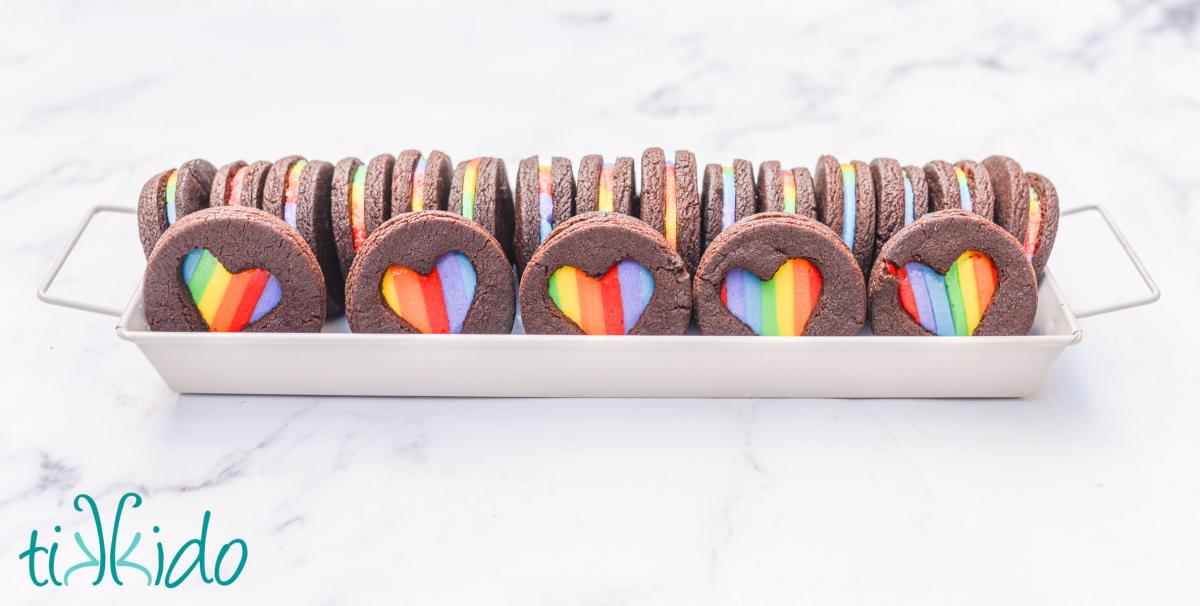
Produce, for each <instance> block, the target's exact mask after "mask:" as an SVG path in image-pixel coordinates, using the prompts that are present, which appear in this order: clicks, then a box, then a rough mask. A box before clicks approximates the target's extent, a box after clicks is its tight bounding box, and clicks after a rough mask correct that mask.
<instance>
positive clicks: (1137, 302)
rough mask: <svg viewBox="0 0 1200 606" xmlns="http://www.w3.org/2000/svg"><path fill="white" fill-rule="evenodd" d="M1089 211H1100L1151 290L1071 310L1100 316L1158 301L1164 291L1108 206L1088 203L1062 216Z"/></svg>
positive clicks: (1077, 316) (1079, 316)
mask: <svg viewBox="0 0 1200 606" xmlns="http://www.w3.org/2000/svg"><path fill="white" fill-rule="evenodd" d="M1087 211H1095V212H1097V213H1099V214H1100V217H1101V218H1102V219H1104V222H1105V223H1107V224H1108V229H1109V231H1111V232H1112V235H1113V237H1114V238H1116V239H1117V242H1118V243H1119V244H1120V245H1121V248H1123V249H1124V250H1125V256H1127V257H1128V258H1129V261H1130V262H1131V263H1133V267H1134V268H1135V269H1137V272H1138V274H1139V275H1140V276H1141V277H1142V282H1145V283H1146V288H1147V289H1148V290H1149V292H1148V293H1147V294H1145V295H1142V296H1140V297H1137V298H1134V299H1128V300H1125V301H1118V302H1116V303H1110V304H1108V305H1101V306H1099V307H1091V308H1085V309H1082V310H1077V309H1074V308H1073V307H1072V309H1071V311H1072V313H1074V314H1075V317H1076V318H1088V317H1091V316H1098V315H1101V314H1107V313H1112V312H1114V311H1120V310H1122V309H1129V308H1131V307H1141V306H1142V305H1149V304H1150V303H1153V302H1155V301H1157V300H1158V299H1159V297H1161V296H1162V291H1160V290H1159V289H1158V283H1156V282H1155V281H1154V278H1152V277H1150V272H1149V271H1146V266H1145V265H1144V264H1143V263H1142V259H1141V257H1139V256H1138V254H1137V253H1136V252H1134V250H1133V247H1132V246H1130V245H1129V241H1128V240H1126V239H1125V234H1123V233H1121V230H1120V228H1118V227H1117V224H1116V222H1114V221H1113V218H1112V215H1110V214H1108V209H1107V208H1105V207H1104V206H1103V205H1100V204H1086V205H1084V206H1076V207H1075V208H1072V209H1070V210H1064V211H1063V212H1062V216H1064V217H1065V216H1068V215H1077V214H1079V213H1083V212H1087Z"/></svg>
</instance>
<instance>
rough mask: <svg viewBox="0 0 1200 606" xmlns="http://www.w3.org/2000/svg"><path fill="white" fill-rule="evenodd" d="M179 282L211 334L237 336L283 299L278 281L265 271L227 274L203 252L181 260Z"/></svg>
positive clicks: (218, 263) (209, 255) (214, 260)
mask: <svg viewBox="0 0 1200 606" xmlns="http://www.w3.org/2000/svg"><path fill="white" fill-rule="evenodd" d="M182 272H183V282H184V284H187V288H188V291H189V292H191V293H192V301H194V302H195V303H196V309H198V310H199V311H200V317H201V318H203V319H204V323H205V324H207V325H208V330H210V331H212V332H238V331H240V330H242V329H243V328H245V327H246V326H247V325H249V324H253V323H255V322H257V321H258V320H259V319H260V318H262V317H263V316H265V315H267V313H268V312H270V311H271V310H272V309H275V306H276V305H279V301H280V300H282V299H283V290H282V289H281V288H280V286H279V280H278V279H276V278H275V276H274V275H272V274H271V272H269V271H267V270H265V269H247V270H246V271H243V272H240V273H236V274H231V273H229V270H227V269H225V266H224V265H222V264H221V261H220V260H218V259H217V257H216V256H214V255H213V254H212V252H211V251H209V250H208V249H207V248H197V249H195V250H193V251H192V252H189V253H188V254H187V256H186V257H184V258H183V267H182Z"/></svg>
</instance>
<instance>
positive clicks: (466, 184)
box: [462, 158, 483, 221]
mask: <svg viewBox="0 0 1200 606" xmlns="http://www.w3.org/2000/svg"><path fill="white" fill-rule="evenodd" d="M482 161H483V158H475V159H474V160H471V161H470V162H467V167H466V169H465V170H464V171H463V188H462V216H463V217H465V218H467V219H470V220H472V221H474V220H475V184H476V183H477V182H478V181H479V163H480V162H482Z"/></svg>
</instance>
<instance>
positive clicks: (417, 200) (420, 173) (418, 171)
mask: <svg viewBox="0 0 1200 606" xmlns="http://www.w3.org/2000/svg"><path fill="white" fill-rule="evenodd" d="M412 209H413V210H425V158H422V157H420V156H418V157H417V163H416V165H414V166H413V174H412Z"/></svg>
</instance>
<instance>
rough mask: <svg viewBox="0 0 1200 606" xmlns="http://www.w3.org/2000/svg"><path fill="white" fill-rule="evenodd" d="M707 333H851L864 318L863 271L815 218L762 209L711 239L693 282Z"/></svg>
mask: <svg viewBox="0 0 1200 606" xmlns="http://www.w3.org/2000/svg"><path fill="white" fill-rule="evenodd" d="M692 292H693V295H694V298H695V303H694V305H695V310H696V320H697V322H698V323H699V325H700V332H701V333H703V334H706V335H755V334H758V335H771V336H796V335H857V334H859V332H860V331H861V330H862V327H863V322H864V320H865V319H866V315H867V307H866V298H867V293H866V286H865V285H864V281H863V276H862V270H860V269H859V268H858V262H857V261H856V260H855V259H854V256H853V255H851V254H850V251H849V250H848V249H847V248H846V246H845V245H844V244H842V242H841V240H840V239H839V237H838V235H837V234H836V233H834V231H833V230H831V229H829V228H828V227H826V226H825V225H824V224H822V223H820V222H819V221H817V220H816V219H811V218H808V217H803V216H801V215H798V214H795V213H786V212H767V213H760V214H757V215H754V216H753V217H750V218H748V219H746V220H745V221H739V222H738V223H737V224H735V225H734V226H733V227H730V228H729V229H727V230H725V232H724V233H722V234H721V235H720V236H718V237H717V239H716V240H715V241H713V243H712V245H710V246H709V247H708V251H706V252H705V253H704V259H702V260H701V261H700V268H699V269H698V270H697V271H696V280H695V282H694V283H693V285H692Z"/></svg>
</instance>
